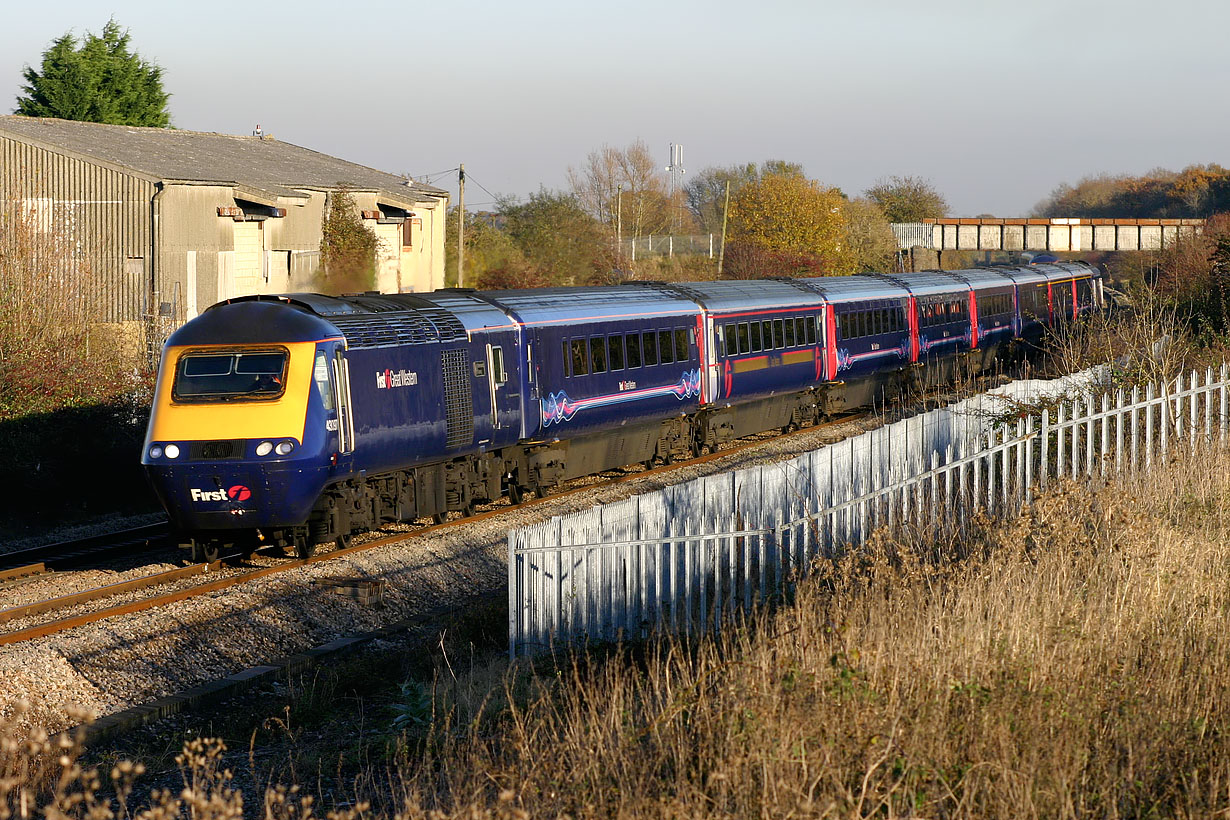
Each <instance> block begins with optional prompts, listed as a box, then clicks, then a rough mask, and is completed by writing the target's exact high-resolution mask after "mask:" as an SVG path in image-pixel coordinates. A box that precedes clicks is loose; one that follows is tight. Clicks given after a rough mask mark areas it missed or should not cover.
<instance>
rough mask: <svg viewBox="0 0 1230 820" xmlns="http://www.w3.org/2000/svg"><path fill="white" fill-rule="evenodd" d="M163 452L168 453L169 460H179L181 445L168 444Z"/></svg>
mask: <svg viewBox="0 0 1230 820" xmlns="http://www.w3.org/2000/svg"><path fill="white" fill-rule="evenodd" d="M162 452H164V453H166V455H167V458H179V445H177V444H168V445H167V446H166V447H164V448H163V449H162Z"/></svg>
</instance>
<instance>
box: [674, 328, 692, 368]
mask: <svg viewBox="0 0 1230 820" xmlns="http://www.w3.org/2000/svg"><path fill="white" fill-rule="evenodd" d="M690 358H692V355H691V353H690V351H689V350H688V331H687V328H683V327H681V328H678V329H677V330H676V331H675V361H677V362H686V361H687V360H688V359H690Z"/></svg>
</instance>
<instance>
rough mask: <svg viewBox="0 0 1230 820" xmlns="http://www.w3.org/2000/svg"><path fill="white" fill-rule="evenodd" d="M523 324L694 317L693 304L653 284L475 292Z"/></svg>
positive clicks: (694, 308)
mask: <svg viewBox="0 0 1230 820" xmlns="http://www.w3.org/2000/svg"><path fill="white" fill-rule="evenodd" d="M476 295H477V296H478V297H479V298H482V299H485V300H487V301H489V302H490V303H491V304H493V305H495V306H497V307H500V308H502V309H504V310H506V311H508V312H509V314H510V315H512V316H513V317H514V318H516V319H517V321H519V322H521V323H522V324H526V325H552V324H563V323H566V322H574V321H595V320H602V319H607V320H615V319H635V318H641V317H644V318H648V317H651V316H678V315H680V314H685V315H688V314H690V315H695V314H696V312H697V307H696V303H695V302H692V301H691V300H689V299H685V298H683V297H682V296H680V295H679V294H677V293H673V292H671V291H669V290H667V289H665V288H663V287H661V286H657V285H644V284H643V285H609V286H601V287H580V288H533V289H530V290H488V291H478V292H476Z"/></svg>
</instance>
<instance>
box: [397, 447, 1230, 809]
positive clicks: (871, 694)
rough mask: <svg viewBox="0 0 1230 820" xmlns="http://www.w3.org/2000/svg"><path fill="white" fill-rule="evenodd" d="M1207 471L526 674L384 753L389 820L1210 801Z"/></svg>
mask: <svg viewBox="0 0 1230 820" xmlns="http://www.w3.org/2000/svg"><path fill="white" fill-rule="evenodd" d="M1226 467H1227V462H1226V460H1225V459H1224V458H1215V459H1199V460H1195V461H1192V462H1186V463H1182V464H1174V465H1172V466H1170V467H1169V468H1167V469H1164V470H1162V471H1160V472H1157V473H1154V474H1153V475H1152V476H1150V477H1147V478H1146V479H1145V480H1141V481H1133V482H1126V483H1123V484H1120V485H1112V486H1110V487H1106V488H1102V489H1100V490H1096V491H1091V490H1085V489H1082V488H1080V487H1077V486H1075V485H1066V486H1064V487H1063V488H1062V489H1060V490H1059V491H1058V492H1056V493H1053V494H1051V495H1049V496H1048V497H1046V498H1045V499H1043V500H1041V501H1040V502H1038V503H1037V504H1035V505H1034V507H1033V508H1032V509H1030V510H1028V511H1027V512H1026V513H1025V514H1024V515H1022V516H1020V517H1019V518H1017V519H1015V520H1013V521H1009V522H1006V523H1002V524H994V523H991V522H989V521H988V522H986V524H985V526H984V527H983V528H982V530H981V531H980V532H978V533H976V534H975V537H974V538H973V539H972V540H970V541H969V542H967V543H965V544H960V545H958V544H950V545H948V547H947V549H946V552H947V555H946V556H945V558H946V559H947V560H943V561H940V562H936V563H931V562H922V561H920V560H918V559H916V558H913V557H911V556H913V555H916V554H917V553H916V552H915V551H914V550H913V549H911V548H908V547H907V545H902V544H898V543H894V542H892V541H890V540H887V539H884V538H880V539H877V541H876V543H875V544H873V545H872V546H871V547H870V548H868V549H867V550H864V551H861V552H859V553H858V554H851V555H848V556H846V557H845V558H844V559H843V560H841V561H839V562H837V563H836V564H833V565H826V566H823V567H822V571H821V572H819V573H818V574H817V577H816V579H815V583H814V584H813V585H812V586H811V587H810V588H809V589H808V590H806V591H805V592H804V593H803V594H802V595H801V596H800V598H799V600H798V601H797V602H796V604H795V606H793V607H792V608H790V609H784V610H781V611H779V612H778V613H777V614H775V615H773V616H771V617H765V618H763V619H762V620H760V621H759V622H758V623H756V624H755V625H754V626H753V628H750V629H745V630H741V631H738V632H735V633H732V634H731V635H730V636H729V637H727V638H726V639H724V640H722V641H720V642H718V643H715V644H702V645H699V646H696V647H684V646H681V645H678V644H675V643H670V642H667V643H664V644H662V645H661V646H658V647H655V648H654V650H653V651H652V652H651V653H650V657H649V658H648V659H647V660H645V661H644V663H643V665H639V666H638V665H637V664H635V663H633V662H631V661H617V662H610V663H605V664H601V665H597V666H595V667H592V668H585V669H582V668H581V667H573V668H572V669H571V670H570V671H568V672H565V673H563V675H562V676H561V677H559V678H557V679H555V680H544V679H542V678H539V679H538V680H536V681H535V683H536V684H537V685H538V686H541V687H542V692H541V693H540V694H539V695H538V696H537V697H533V698H530V699H529V700H528V702H526V705H524V706H523V707H520V708H514V709H513V710H512V711H511V713H510V714H509V715H508V716H507V717H506V719H505V720H504V721H503V722H502V723H501V724H500V725H499V726H498V729H495V728H484V727H483V724H482V723H481V722H479V723H477V724H471V728H468V729H465V730H462V731H460V732H457V733H453V734H442V735H438V736H437V740H438V741H439V745H438V746H437V747H435V748H434V751H433V757H431V758H430V759H429V760H427V761H425V762H423V763H422V764H421V765H419V764H416V765H414V766H409V767H407V770H406V778H407V780H406V785H407V790H408V793H409V795H410V800H411V803H412V805H414V806H415V807H416V810H415V811H412V812H409V814H411V815H417V814H419V813H421V812H425V811H427V810H430V809H440V810H444V811H446V812H447V813H449V814H454V815H457V816H469V815H470V812H472V811H474V810H475V809H476V808H480V807H481V808H491V807H495V806H497V805H498V803H499V797H498V795H499V793H500V792H501V791H504V792H508V793H511V794H512V795H515V798H514V802H515V803H516V804H517V805H519V806H521V807H524V808H525V809H527V810H528V811H529V812H530V813H531V814H533V815H534V816H556V815H560V814H565V813H566V814H571V815H574V816H595V817H597V816H628V817H632V816H638V817H639V816H688V817H692V816H722V817H727V816H729V817H751V816H789V815H800V816H834V817H848V816H867V815H873V814H874V815H882V816H887V817H893V816H925V817H937V816H944V817H1013V818H1016V817H1089V816H1098V817H1121V816H1122V817H1137V816H1211V815H1215V814H1217V813H1218V812H1220V811H1222V810H1225V809H1227V808H1228V807H1230V756H1228V755H1227V752H1228V751H1230V749H1228V748H1227V741H1226V737H1225V728H1226V725H1227V718H1230V701H1228V699H1227V697H1226V680H1227V672H1228V671H1230V670H1228V669H1227V666H1228V663H1230V631H1228V630H1227V629H1226V616H1227V612H1228V611H1230V587H1228V585H1227V584H1226V580H1225V572H1226V568H1227V565H1228V563H1230V546H1227V544H1228V543H1230V538H1228V537H1230V527H1228V523H1230V522H1228V516H1227V509H1228V502H1230V475H1228V471H1227V469H1226ZM510 700H511V702H513V703H517V702H518V701H519V700H521V699H520V698H519V697H513V698H510Z"/></svg>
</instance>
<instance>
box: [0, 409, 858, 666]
mask: <svg viewBox="0 0 1230 820" xmlns="http://www.w3.org/2000/svg"><path fill="white" fill-rule="evenodd" d="M868 415H870V414H868V413H854V414H850V415H848V416H843V417H841V418H838V419H834V420H832V421H828V422H825V423H823V424H819V425H813V426H811V427H804V428H802V429H800V430H797V431H794V432H791V433H786V434H785V436H786V437H790V436H796V435H802V434H804V433H811V432H815V431H816V430H818V429H822V428H824V427H832V426H837V425H839V424H848V423H850V422H852V421H857V420H860V419H862V418H865V417H867V416H868ZM762 443H764V439H763V438H757V439H754V440H751V441H745V442H744V443H741V444H737V445H734V446H731V447H728V448H726V449H723V450H718V451H716V452H713V453H708V454H706V455H702V456H699V457H697V458H693V459H688V460H686V461H677V462H674V463H672V464H666V465H662V466H659V467H655V468H653V469H651V470H644V471H641V472H636V473H629V474H627V475H622V476H616V477H613V478H607V479H606V480H605V481H603V482H602V486H608V485H613V484H622V483H625V482H628V481H633V480H637V479H642V478H645V477H646V476H651V475H665V474H668V473H671V472H674V471H677V470H682V469H685V468H688V467H694V466H698V465H702V464H706V463H709V462H711V461H716V460H717V459H720V458H725V457H728V456H730V455H733V454H736V453H739V452H741V451H744V450H748V449H751V448H753V447H756V446H758V445H760V444H762ZM595 488H596V485H594V484H586V485H583V486H574V487H573V488H571V489H567V490H563V491H562V492H557V493H553V494H551V495H548V496H546V497H543V498H533V499H528V500H526V501H523V502H522V503H520V504H512V505H501V506H498V507H493V508H491V509H488V510H484V511H482V512H478V513H476V514H474V515H471V516H466V517H464V518H456V519H453V520H451V521H445V522H443V523H440V524H432V525H428V526H426V527H422V528H420V529H416V530H414V531H413V532H408V533H397V534H396V535H388V536H384V537H381V538H375V539H372V540H370V541H366V542H364V543H362V544H355V545H352V546H348V547H344V548H340V549H335V550H333V551H331V552H326V553H321V554H320V555H314V556H312V557H311V558H308V559H306V560H305V559H294V560H287V561H284V562H281V563H278V564H275V565H273V566H268V567H261V568H258V569H252V570H247V571H243V572H237V573H235V574H229V575H227V576H226V577H223V578H216V579H214V580H208V581H205V582H204V583H201V584H195V585H193V586H190V587H186V588H180V589H176V590H173V591H170V592H164V593H159V594H154V595H151V596H149V597H147V598H141V599H138V600H131V601H125V602H124V603H120V604H116V605H113V606H108V607H104V608H101V609H97V610H94V611H92V612H85V613H79V614H75V615H71V616H65V617H61V618H57V619H54V620H50V621H46V622H44V623H41V624H36V625H34V626H28V627H24V628H22V629H19V630H14V631H11V632H0V646H8V645H11V644H15V643H20V642H23V641H29V640H33V639H35V638H42V637H46V636H48V635H54V634H57V633H59V632H63V631H66V630H69V629H73V628H75V627H78V626H84V625H85V624H90V623H96V622H98V621H102V620H106V619H108V618H114V617H118V616H122V615H129V614H133V613H136V612H143V611H146V610H150V609H156V608H159V607H163V606H168V605H170V604H173V603H176V602H178V601H183V600H187V599H189V598H194V597H197V596H200V595H208V594H210V593H214V592H218V591H221V590H224V589H228V588H230V587H234V586H237V585H239V584H243V583H247V582H249V581H254V580H256V579H258V578H265V577H268V576H270V575H277V574H279V573H283V572H288V571H290V570H293V569H296V568H298V567H302V566H305V565H307V564H316V563H322V562H325V561H332V560H334V559H337V558H341V557H344V556H347V555H352V554H355V553H358V552H364V551H366V550H371V549H375V548H377V547H383V546H389V545H392V544H396V543H398V542H400V541H405V540H407V539H409V538H414V537H418V536H421V535H424V534H429V533H432V532H440V531H444V530H449V529H453V528H456V527H460V526H464V525H467V524H471V523H474V522H478V521H483V520H486V519H489V518H493V517H495V516H498V515H503V514H505V513H507V512H510V511H512V510H524V509H530V508H533V507H536V506H539V505H542V504H546V503H551V502H556V501H558V500H560V499H562V498H567V497H569V496H573V495H576V494H578V493H585V492H592V491H593V490H594V489H595ZM157 526H161V527H163V528H165V527H166V525H165V524H162V525H157ZM140 529H141V530H149V529H150V528H140ZM134 532H135V531H134V530H130V531H128V533H134ZM152 532H157V531H156V530H153V531H152ZM162 534H163V535H165V532H163V533H162ZM140 537H141V538H148V539H151V540H152V539H153V538H155V537H160V536H156V535H151V534H143V535H141V536H140ZM127 540H132V537H131V536H129V537H128V538H127V539H126V541H127ZM52 546H55V545H52ZM38 549H40V550H41V549H49V548H43V547H40V548H38ZM94 554H96V553H94ZM222 565H223V562H222V561H215V562H213V563H210V564H192V565H190V566H187V567H180V568H177V569H174V570H168V571H166V572H160V573H155V574H153V575H149V576H145V577H142V578H136V579H131V580H128V581H123V582H119V583H115V584H111V585H108V586H103V587H99V588H97V589H91V590H86V591H83V592H79V593H74V594H71V595H65V596H60V597H57V598H52V599H47V600H44V601H38V602H35V603H31V604H25V605H22V606H18V607H10V608H9V609H4V610H0V625H3V624H5V623H9V622H12V621H15V620H20V619H23V618H30V617H34V616H36V615H40V614H47V613H52V612H57V611H60V612H62V611H66V610H69V609H73V608H76V607H78V606H81V605H83V604H86V603H90V602H94V601H100V600H104V599H106V598H108V597H113V596H117V595H121V594H130V593H133V592H140V591H144V590H156V589H157V588H158V587H162V586H166V585H169V584H175V583H179V582H181V581H183V580H185V579H188V578H194V577H197V576H200V575H208V574H214V573H215V572H216V571H217V570H219V569H221V568H222ZM34 566H35V565H33V564H31V565H27V566H26V567H21V568H15V569H13V570H3V571H2V572H19V571H22V570H28V571H27V572H26V574H25V575H21V576H14V578H16V577H23V578H25V577H32V578H38V577H39V575H38V572H36V571H35V570H33V567H34ZM43 571H44V572H45V571H46V568H45V567H44V569H43ZM4 578H5V576H4V575H0V583H3V582H4Z"/></svg>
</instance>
